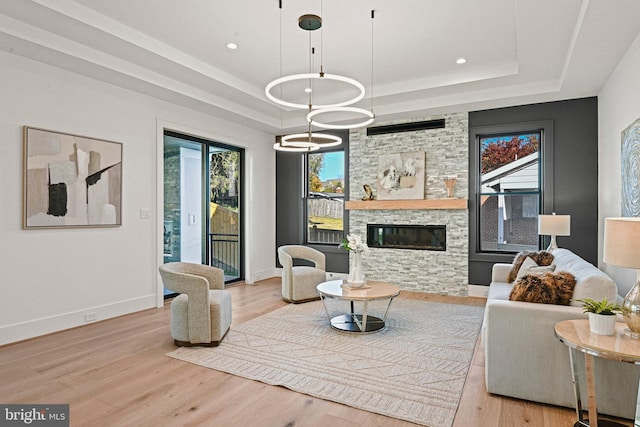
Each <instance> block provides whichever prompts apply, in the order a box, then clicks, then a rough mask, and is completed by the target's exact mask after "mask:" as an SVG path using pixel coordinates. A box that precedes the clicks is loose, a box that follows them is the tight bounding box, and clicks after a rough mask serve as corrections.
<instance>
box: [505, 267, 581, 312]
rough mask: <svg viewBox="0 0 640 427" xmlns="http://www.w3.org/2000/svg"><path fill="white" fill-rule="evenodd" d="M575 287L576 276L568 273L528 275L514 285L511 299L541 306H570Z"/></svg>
mask: <svg viewBox="0 0 640 427" xmlns="http://www.w3.org/2000/svg"><path fill="white" fill-rule="evenodd" d="M575 286H576V278H575V276H574V275H573V274H571V273H569V272H566V271H561V272H558V273H542V274H526V275H524V276H522V277H521V278H519V279H518V281H517V282H516V283H515V285H513V289H512V290H511V294H510V295H509V299H510V300H512V301H524V302H535V303H540V304H558V305H569V303H570V302H571V297H572V296H573V288H574V287H575Z"/></svg>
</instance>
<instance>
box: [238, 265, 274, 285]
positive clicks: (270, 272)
mask: <svg viewBox="0 0 640 427" xmlns="http://www.w3.org/2000/svg"><path fill="white" fill-rule="evenodd" d="M278 270H280V271H278ZM272 277H282V269H281V268H267V269H264V270H262V271H256V272H255V273H254V274H253V280H252V281H251V282H249V281H248V280H245V283H248V284H250V285H251V284H253V283H254V282H259V281H260V280H266V279H270V278H272Z"/></svg>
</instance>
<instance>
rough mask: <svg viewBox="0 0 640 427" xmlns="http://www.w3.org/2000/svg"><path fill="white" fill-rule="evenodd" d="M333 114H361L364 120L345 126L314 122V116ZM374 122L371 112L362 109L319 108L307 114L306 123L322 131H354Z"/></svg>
mask: <svg viewBox="0 0 640 427" xmlns="http://www.w3.org/2000/svg"><path fill="white" fill-rule="evenodd" d="M333 112H348V113H356V114H362V115H363V116H365V117H366V119H364V120H363V121H361V122H358V123H351V124H347V125H334V124H329V123H322V122H319V121H317V120H314V117H315V116H318V115H320V114H326V113H333ZM374 120H375V115H374V114H373V113H372V112H371V111H369V110H365V109H364V108H356V107H333V108H319V109H317V110H313V111H311V112H310V113H309V114H307V121H308V122H309V123H311V125H312V126H316V127H319V128H323V129H355V128H360V127H364V126H367V125H370V124H371V123H373V121H374Z"/></svg>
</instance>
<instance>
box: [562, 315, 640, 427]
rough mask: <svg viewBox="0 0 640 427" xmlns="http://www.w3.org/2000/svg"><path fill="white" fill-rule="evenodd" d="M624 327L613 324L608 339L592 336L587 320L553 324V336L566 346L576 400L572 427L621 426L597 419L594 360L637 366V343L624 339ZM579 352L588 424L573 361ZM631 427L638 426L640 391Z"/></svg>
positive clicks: (639, 344)
mask: <svg viewBox="0 0 640 427" xmlns="http://www.w3.org/2000/svg"><path fill="white" fill-rule="evenodd" d="M624 328H625V324H624V323H621V322H618V323H616V333H615V334H614V335H611V336H608V335H598V334H593V333H591V331H590V330H589V320H588V319H575V320H565V321H562V322H559V323H557V324H556V326H555V334H556V337H557V338H558V339H559V340H560V341H562V342H563V343H564V344H566V345H567V346H568V347H569V358H570V360H571V373H572V376H573V384H574V391H575V397H576V413H577V416H578V421H577V422H576V423H575V424H574V427H580V426H588V427H598V426H600V427H614V426H615V427H618V426H621V427H623V425H622V424H619V423H616V422H614V421H609V420H598V409H597V405H596V384H595V375H594V367H593V360H594V359H593V358H594V357H600V358H604V359H611V360H617V361H619V362H625V363H633V364H635V365H640V340H634V339H632V338H630V337H629V336H626V335H625V334H624ZM580 353H582V354H583V355H584V366H585V371H586V372H585V373H586V381H587V384H586V385H587V406H588V410H589V418H588V421H587V420H585V419H584V417H583V414H582V401H581V398H580V386H579V375H578V374H579V373H578V366H577V364H576V358H577V356H578V354H580ZM621 397H624V396H621ZM634 426H636V427H640V392H639V393H638V398H637V406H636V415H635V420H634Z"/></svg>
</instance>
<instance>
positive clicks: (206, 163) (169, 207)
mask: <svg viewBox="0 0 640 427" xmlns="http://www.w3.org/2000/svg"><path fill="white" fill-rule="evenodd" d="M243 157H244V156H243V151H242V149H240V148H236V147H231V146H227V145H224V144H220V143H217V142H215V141H210V140H205V139H202V138H196V137H193V136H189V135H182V134H178V133H175V132H171V131H165V135H164V237H163V241H164V262H172V261H184V262H193V263H200V264H208V265H212V266H214V267H218V268H221V269H222V270H223V271H224V273H225V282H227V283H229V282H232V281H236V280H240V279H243V278H244V272H243V263H242V256H241V254H242V230H243V221H242V212H241V209H242V162H243ZM169 293H170V291H167V290H165V295H167V294H169Z"/></svg>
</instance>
